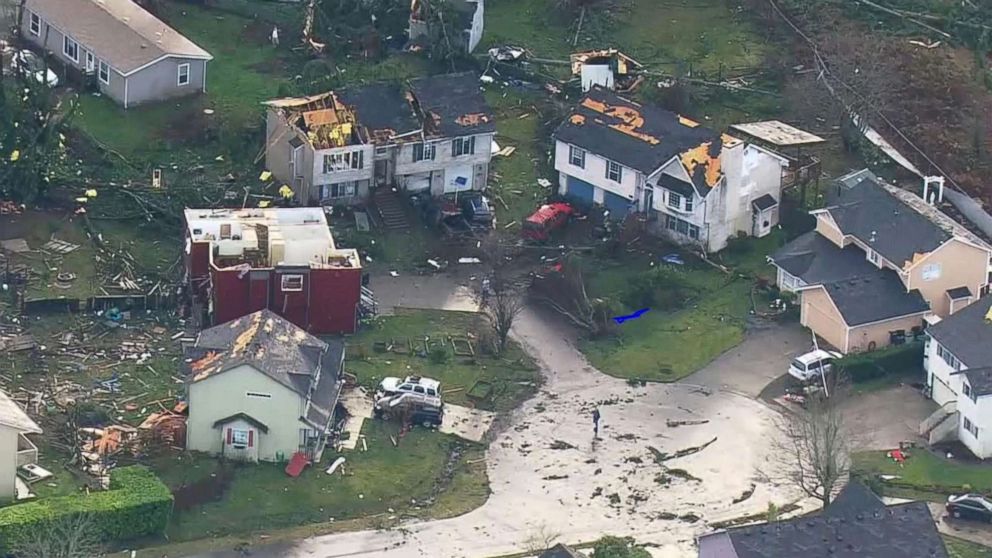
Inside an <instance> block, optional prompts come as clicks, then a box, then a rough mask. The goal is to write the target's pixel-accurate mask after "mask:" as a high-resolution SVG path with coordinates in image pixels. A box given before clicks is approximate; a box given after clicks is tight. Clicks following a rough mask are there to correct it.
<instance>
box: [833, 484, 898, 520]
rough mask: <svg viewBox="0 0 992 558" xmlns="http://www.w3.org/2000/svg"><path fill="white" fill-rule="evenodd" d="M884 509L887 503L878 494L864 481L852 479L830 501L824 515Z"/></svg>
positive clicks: (835, 515)
mask: <svg viewBox="0 0 992 558" xmlns="http://www.w3.org/2000/svg"><path fill="white" fill-rule="evenodd" d="M884 509H885V503H884V502H882V499H881V498H879V497H878V495H877V494H875V493H874V492H872V491H871V489H870V488H868V487H867V486H865V484H864V483H863V482H861V481H859V480H852V481H849V482H848V483H847V485H845V486H844V488H843V489H842V490H841V491H840V493H839V494H837V497H835V498H834V499H833V501H831V502H830V505H829V506H827V509H825V510H823V515H829V516H831V517H843V516H848V515H856V514H859V513H867V512H875V511H879V510H884Z"/></svg>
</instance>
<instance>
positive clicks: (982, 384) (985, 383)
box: [959, 368, 992, 397]
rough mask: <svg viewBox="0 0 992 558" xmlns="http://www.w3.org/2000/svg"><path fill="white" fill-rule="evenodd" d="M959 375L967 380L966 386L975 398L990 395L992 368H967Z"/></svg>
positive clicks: (991, 392)
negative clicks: (962, 375) (969, 387)
mask: <svg viewBox="0 0 992 558" xmlns="http://www.w3.org/2000/svg"><path fill="white" fill-rule="evenodd" d="M959 373H960V374H964V375H965V377H966V378H968V385H969V386H971V391H972V392H974V393H975V395H976V396H978V397H981V396H983V395H992V368H968V369H967V370H962V371H961V372H959Z"/></svg>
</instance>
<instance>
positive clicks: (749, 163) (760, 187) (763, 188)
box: [728, 145, 787, 234]
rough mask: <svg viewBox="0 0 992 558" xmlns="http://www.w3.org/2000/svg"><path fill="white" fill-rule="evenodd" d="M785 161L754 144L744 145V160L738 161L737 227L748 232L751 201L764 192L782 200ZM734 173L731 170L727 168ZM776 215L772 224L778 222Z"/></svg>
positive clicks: (751, 207) (750, 217) (750, 219)
mask: <svg viewBox="0 0 992 558" xmlns="http://www.w3.org/2000/svg"><path fill="white" fill-rule="evenodd" d="M785 164H787V163H786V162H785V160H784V159H781V158H779V157H776V156H774V155H771V154H770V153H768V152H767V151H765V150H764V149H761V148H760V147H757V146H754V145H747V146H746V147H745V148H744V153H743V160H742V161H741V190H740V203H739V205H738V208H739V210H740V213H738V216H737V230H738V231H743V232H746V233H748V234H751V231H752V226H753V223H754V222H753V219H752V216H753V214H754V207H753V206H752V205H751V202H753V201H754V200H756V199H758V198H760V197H761V196H764V195H765V194H768V195H770V196H771V197H773V198H775V200H776V201H779V202H780V201H781V200H782V167H783V165H785ZM728 172H733V169H730V170H728ZM777 217H778V214H777V213H775V222H773V223H771V226H775V225H777V224H778V219H777Z"/></svg>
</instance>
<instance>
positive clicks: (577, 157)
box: [568, 145, 586, 169]
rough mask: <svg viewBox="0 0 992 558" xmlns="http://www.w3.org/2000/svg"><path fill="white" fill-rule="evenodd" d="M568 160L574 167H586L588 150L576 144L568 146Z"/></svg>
mask: <svg viewBox="0 0 992 558" xmlns="http://www.w3.org/2000/svg"><path fill="white" fill-rule="evenodd" d="M568 162H569V164H571V165H572V166H573V167H579V168H580V169H584V168H586V150H585V149H582V148H581V147H575V146H574V145H570V146H568Z"/></svg>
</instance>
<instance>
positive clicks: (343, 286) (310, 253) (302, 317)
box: [185, 207, 362, 335]
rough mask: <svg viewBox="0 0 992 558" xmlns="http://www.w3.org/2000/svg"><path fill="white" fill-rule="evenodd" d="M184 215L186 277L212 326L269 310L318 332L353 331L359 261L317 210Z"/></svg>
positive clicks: (359, 295)
mask: <svg viewBox="0 0 992 558" xmlns="http://www.w3.org/2000/svg"><path fill="white" fill-rule="evenodd" d="M185 216H186V250H185V251H186V255H185V257H186V276H187V278H188V280H189V286H190V290H191V293H192V296H193V300H194V302H199V303H200V304H201V305H203V306H205V307H206V312H207V315H208V316H209V321H210V323H211V324H222V323H225V322H228V321H231V320H234V319H237V318H240V317H241V316H245V315H248V314H251V313H252V312H256V311H259V310H263V309H269V310H271V311H273V312H275V313H276V314H279V315H280V316H283V317H284V318H286V319H287V320H289V321H291V322H293V323H294V324H296V325H297V326H299V327H301V328H303V329H305V330H306V331H307V332H309V333H312V334H315V335H322V334H329V333H354V332H355V329H356V328H357V326H358V315H359V305H360V300H361V298H362V263H361V260H360V258H359V256H358V252H357V251H355V250H353V249H339V248H337V247H336V246H335V245H334V238H333V237H332V236H331V231H330V230H329V229H328V228H327V219H326V217H325V216H324V212H323V210H322V209H321V208H319V207H318V208H308V207H301V208H267V209H187V210H186V212H185ZM196 306H197V305H196V304H194V307H196Z"/></svg>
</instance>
